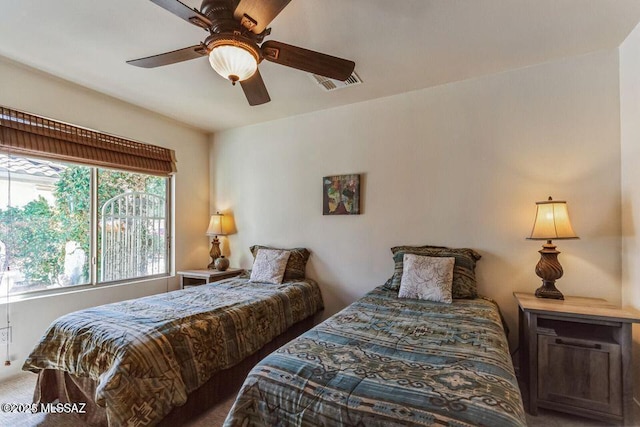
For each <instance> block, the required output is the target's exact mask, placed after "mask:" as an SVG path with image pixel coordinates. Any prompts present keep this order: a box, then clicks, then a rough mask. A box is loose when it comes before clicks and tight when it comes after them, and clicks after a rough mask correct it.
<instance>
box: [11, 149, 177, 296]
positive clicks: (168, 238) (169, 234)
mask: <svg viewBox="0 0 640 427" xmlns="http://www.w3.org/2000/svg"><path fill="white" fill-rule="evenodd" d="M0 154H5V155H7V156H12V155H13V156H19V157H23V158H27V159H29V158H34V159H42V160H47V161H53V162H59V163H64V164H69V165H78V166H83V167H87V168H90V181H89V193H90V194H89V196H90V209H89V215H90V218H89V227H90V230H89V231H90V245H89V248H90V254H88V255H87V257H88V258H89V259H88V261H89V283H84V284H78V285H66V286H60V287H56V288H51V289H37V290H30V291H29V290H28V291H22V292H9V291H7V296H8V297H9V298H18V299H29V298H37V297H43V296H50V295H60V294H64V293H67V292H77V291H82V290H90V289H98V288H102V287H109V286H116V285H129V284H134V283H137V282H142V281H148V280H153V279H158V278H164V277H171V275H172V271H173V259H174V258H175V255H174V253H173V245H172V240H173V227H174V223H173V217H172V213H173V212H174V206H173V202H174V194H173V193H174V188H175V185H174V175H173V174H172V175H154V174H150V173H147V172H142V171H133V170H127V169H119V168H115V167H105V166H102V165H92V164H89V163H88V162H77V161H69V160H61V159H59V158H56V157H53V156H52V157H48V156H46V155H44V154H42V155H41V154H38V155H33V154H24V153H18V152H13V151H12V150H7V149H5V148H2V147H0ZM99 169H103V170H107V169H108V170H113V171H117V172H125V173H132V174H141V175H147V176H156V177H159V178H164V179H165V195H164V197H165V238H164V253H165V268H164V270H165V271H164V272H162V273H157V274H151V275H147V276H139V277H131V278H126V279H120V280H110V281H104V282H100V281H98V250H99V248H98V236H99V233H100V230H99V226H100V225H99V224H100V221H99V211H100V209H99V206H98V170H99ZM8 173H9V174H10V173H11V172H8ZM7 185H10V181H8V184H7Z"/></svg>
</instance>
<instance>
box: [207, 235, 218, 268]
mask: <svg viewBox="0 0 640 427" xmlns="http://www.w3.org/2000/svg"><path fill="white" fill-rule="evenodd" d="M221 255H222V253H221V252H220V240H218V236H215V237H214V238H213V240H212V241H211V250H210V251H209V256H210V257H211V264H209V265H208V266H207V268H208V269H209V270H215V269H216V260H217V259H218V258H220V256H221Z"/></svg>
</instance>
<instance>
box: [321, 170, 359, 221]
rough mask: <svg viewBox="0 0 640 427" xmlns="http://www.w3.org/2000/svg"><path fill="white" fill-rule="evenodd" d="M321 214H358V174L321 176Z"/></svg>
mask: <svg viewBox="0 0 640 427" xmlns="http://www.w3.org/2000/svg"><path fill="white" fill-rule="evenodd" d="M322 214H323V215H358V214H360V175H359V174H353V175H334V176H325V177H324V178H322Z"/></svg>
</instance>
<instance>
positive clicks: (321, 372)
mask: <svg viewBox="0 0 640 427" xmlns="http://www.w3.org/2000/svg"><path fill="white" fill-rule="evenodd" d="M425 248H430V249H428V250H427V252H429V254H430V255H435V256H442V257H445V256H449V255H450V257H451V258H455V267H454V270H453V278H454V280H453V285H454V286H453V288H454V289H453V290H454V292H453V296H454V299H453V302H452V303H450V304H446V303H442V302H433V301H428V300H423V299H415V298H400V297H399V292H398V289H397V287H398V286H399V283H400V278H401V276H402V256H403V255H404V254H405V253H406V252H410V250H408V249H407V248H406V247H400V248H394V249H396V250H395V251H394V260H395V261H396V272H395V274H394V277H393V278H392V279H390V281H389V282H388V283H387V284H385V285H384V286H381V287H378V288H375V289H374V290H372V291H371V292H369V293H368V294H367V295H365V296H364V297H363V298H361V299H360V300H358V301H356V302H355V303H353V304H351V305H350V306H348V307H347V308H345V309H344V310H343V311H341V312H340V313H338V314H336V315H334V316H333V317H331V318H329V319H328V320H326V321H325V322H323V323H321V324H320V325H317V326H316V327H315V328H313V329H311V330H308V331H307V332H306V333H304V334H302V335H301V336H299V337H298V338H296V339H293V341H290V342H288V344H286V345H284V346H282V347H280V348H279V349H277V350H276V351H274V352H273V353H271V354H270V355H268V356H267V354H268V352H270V351H272V350H274V349H276V348H277V347H278V346H279V345H281V344H283V343H284V342H287V341H288V340H290V339H292V338H294V336H295V335H297V334H298V333H300V332H302V331H303V330H306V329H308V328H309V327H310V325H311V323H310V322H309V319H314V318H316V317H317V315H318V313H319V312H320V311H321V310H322V298H321V296H320V291H319V288H318V286H317V284H316V283H315V282H313V281H311V280H308V279H305V280H293V281H291V280H289V281H285V283H282V284H266V283H251V282H250V281H248V280H247V279H246V278H244V279H243V278H236V279H229V280H226V281H223V282H218V283H216V284H211V285H204V286H199V287H195V288H190V289H186V290H183V291H175V292H171V293H168V294H163V295H156V296H152V297H146V298H141V299H138V300H133V301H125V302H121V303H116V304H109V305H105V306H101V307H95V308H91V309H88V310H82V311H80V312H76V313H71V314H69V315H67V316H63V317H61V318H60V319H58V320H57V321H56V322H54V324H53V325H52V326H51V327H50V329H49V330H48V331H47V333H46V334H45V336H44V337H43V338H42V340H41V342H40V343H39V344H38V346H37V347H36V349H35V350H34V351H33V352H32V354H31V355H30V356H29V358H28V359H27V361H26V362H25V365H24V369H28V370H31V371H34V372H37V373H38V375H39V379H38V386H37V388H36V393H35V397H34V399H35V400H36V401H41V402H50V401H55V400H56V399H59V400H60V401H74V399H75V401H87V399H90V400H91V401H92V404H91V405H89V406H90V407H91V411H90V414H88V415H87V416H88V420H89V421H90V422H92V423H94V424H108V425H110V426H119V425H155V424H157V423H159V422H161V421H162V420H163V418H164V417H166V416H167V414H169V413H170V412H171V414H170V415H169V418H168V419H171V415H174V414H175V413H176V411H179V410H180V408H176V407H180V406H181V405H183V404H184V403H185V402H186V401H187V397H188V398H189V399H188V400H189V401H198V397H197V396H198V395H200V396H202V394H210V393H211V389H207V385H208V384H211V383H212V382H213V383H215V382H216V380H217V382H218V385H217V388H214V390H220V384H219V382H220V381H221V380H222V381H226V379H225V378H226V376H225V375H224V374H225V372H228V370H229V369H234V368H233V367H234V366H236V367H239V366H240V367H242V370H241V371H240V372H239V374H238V375H241V376H242V378H244V375H246V373H247V372H248V371H249V369H251V367H252V366H253V365H254V364H255V363H256V362H257V361H258V360H259V359H260V358H262V357H263V356H267V357H265V358H264V359H263V360H262V361H261V362H259V363H258V364H257V365H255V367H253V369H252V370H251V372H250V373H249V375H248V376H247V377H246V380H245V382H244V384H243V385H242V388H241V390H240V393H239V394H238V397H237V399H236V401H235V403H234V405H233V408H232V410H231V412H230V413H229V415H228V417H227V419H226V421H225V426H226V427H232V426H289V425H296V426H315V425H323V426H333V425H343V426H363V425H367V426H369V425H372V426H376V425H377V426H394V425H425V426H430V425H443V426H444V425H451V426H472V425H474V426H476V425H487V426H524V425H526V422H525V418H524V410H523V406H522V400H521V397H520V392H519V389H518V385H517V381H516V378H515V375H514V371H513V366H512V364H511V358H510V355H509V350H508V344H507V340H506V337H505V334H504V330H503V326H502V323H501V318H500V314H499V310H498V308H497V306H496V305H495V303H493V302H491V301H489V300H487V299H483V298H475V297H473V298H472V297H470V295H466V296H465V295H461V294H456V292H458V293H460V292H462V294H464V293H465V292H467V291H468V289H467V288H468V286H469V280H470V279H473V281H475V276H473V268H474V267H475V260H476V259H477V258H479V256H477V258H476V259H474V258H473V256H475V255H473V254H475V253H472V254H471V255H473V256H471V257H469V255H470V253H468V252H467V253H458V252H453V253H449V252H442V251H443V250H444V249H447V248H435V249H434V248H433V247H425ZM252 249H253V248H252ZM392 250H393V249H392ZM252 251H253V250H252ZM433 251H435V252H433ZM454 251H455V250H454ZM253 252H254V255H255V254H256V252H255V251H253ZM414 252H417V253H422V252H423V250H422V249H420V250H417V251H414ZM447 254H448V255H447ZM405 259H406V258H405ZM405 268H406V267H405ZM285 279H286V275H285ZM289 279H290V278H289ZM394 279H395V280H394ZM401 293H402V291H401ZM305 319H307V321H306V322H305ZM301 325H302V326H303V327H302V328H301V327H300V326H301ZM287 331H288V332H289V333H288V332H287ZM291 331H295V333H294V334H292V333H290V332H291ZM243 360H244V361H243ZM205 390H209V391H205ZM65 399H66V400H65ZM185 406H188V402H187V405H185ZM173 419H178V418H176V417H173ZM166 420H167V418H165V420H164V421H162V422H163V423H166Z"/></svg>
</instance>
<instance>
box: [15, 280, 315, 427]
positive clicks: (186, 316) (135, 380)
mask: <svg viewBox="0 0 640 427" xmlns="http://www.w3.org/2000/svg"><path fill="white" fill-rule="evenodd" d="M322 308H323V303H322V297H321V295H320V289H319V287H318V285H317V284H316V283H315V282H313V281H311V280H305V281H299V282H289V283H285V284H282V285H269V284H264V283H249V282H248V281H247V279H240V278H234V279H229V280H226V281H223V282H217V283H215V284H211V285H203V286H197V287H193V288H188V289H185V290H180V291H175V292H169V293H165V294H160V295H153V296H149V297H145V298H139V299H135V300H130V301H123V302H118V303H114V304H108V305H103V306H99V307H94V308H90V309H86V310H81V311H77V312H75V313H70V314H68V315H65V316H62V317H60V318H59V319H58V320H56V321H55V322H54V323H53V324H52V325H51V326H50V327H49V329H48V330H47V332H46V333H45V335H44V336H43V337H42V339H41V341H40V343H39V344H38V345H37V346H36V348H35V349H34V350H33V352H32V353H31V355H30V356H29V357H28V358H27V360H26V362H25V363H24V366H23V369H24V370H29V371H33V372H39V371H41V370H42V369H57V370H62V371H66V372H68V373H70V374H73V375H76V376H80V377H89V378H91V379H92V380H94V381H96V382H97V388H96V393H95V402H96V403H97V404H98V405H100V406H102V407H105V409H106V415H107V419H108V422H109V425H111V426H120V425H139V426H141V425H148V424H155V423H157V422H158V421H159V420H160V419H162V418H163V417H164V416H165V415H166V414H167V413H169V411H170V410H171V409H172V408H173V407H174V406H179V405H182V404H184V402H185V401H186V399H187V393H189V392H191V391H193V390H195V389H196V388H198V387H199V386H201V385H202V384H204V383H205V382H206V381H207V380H208V379H209V378H210V377H211V376H212V375H213V374H214V373H215V372H217V371H219V370H222V369H226V368H229V367H231V366H233V365H235V364H237V363H239V362H240V361H242V360H243V359H244V358H245V357H246V356H248V355H250V354H252V353H254V352H256V351H258V350H259V349H260V348H261V347H262V346H263V345H265V344H266V343H267V342H269V341H270V340H272V339H273V338H275V337H276V336H278V335H280V334H281V333H283V332H284V331H285V330H286V329H287V328H289V327H290V326H291V325H293V324H294V323H296V322H298V321H301V320H303V319H305V318H307V317H309V316H311V315H313V314H315V313H316V312H318V311H319V310H321V309H322Z"/></svg>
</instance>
